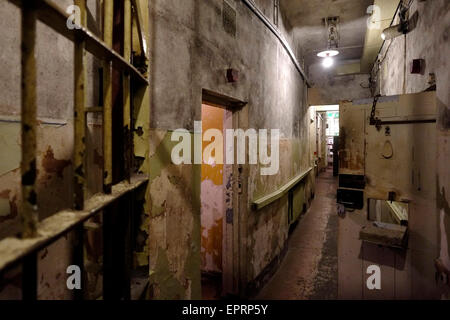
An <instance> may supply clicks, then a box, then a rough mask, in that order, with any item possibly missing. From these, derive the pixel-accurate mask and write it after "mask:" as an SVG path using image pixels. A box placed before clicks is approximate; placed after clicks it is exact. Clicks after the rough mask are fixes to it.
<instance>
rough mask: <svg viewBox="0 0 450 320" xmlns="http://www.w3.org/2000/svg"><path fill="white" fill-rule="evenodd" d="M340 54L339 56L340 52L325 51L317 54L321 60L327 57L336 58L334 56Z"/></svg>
mask: <svg viewBox="0 0 450 320" xmlns="http://www.w3.org/2000/svg"><path fill="white" fill-rule="evenodd" d="M338 54H339V51H337V50H325V51H322V52H319V53H318V54H317V56H318V57H321V58H326V57H334V56H337V55H338Z"/></svg>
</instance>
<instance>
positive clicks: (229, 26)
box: [222, 0, 236, 37]
mask: <svg viewBox="0 0 450 320" xmlns="http://www.w3.org/2000/svg"><path fill="white" fill-rule="evenodd" d="M222 18H223V29H224V30H225V32H226V33H228V34H229V35H231V36H233V37H236V10H235V9H234V8H233V7H232V6H230V5H229V4H228V3H227V2H226V1H225V0H224V1H223V10H222Z"/></svg>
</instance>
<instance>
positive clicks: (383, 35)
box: [381, 32, 386, 40]
mask: <svg viewBox="0 0 450 320" xmlns="http://www.w3.org/2000/svg"><path fill="white" fill-rule="evenodd" d="M381 39H383V40H386V35H385V34H384V32H383V33H382V34H381Z"/></svg>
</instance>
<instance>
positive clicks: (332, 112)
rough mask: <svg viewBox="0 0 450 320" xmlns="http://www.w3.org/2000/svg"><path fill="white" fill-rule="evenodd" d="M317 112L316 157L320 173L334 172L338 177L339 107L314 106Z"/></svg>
mask: <svg viewBox="0 0 450 320" xmlns="http://www.w3.org/2000/svg"><path fill="white" fill-rule="evenodd" d="M313 107H314V109H315V111H316V123H317V131H316V152H315V154H316V157H317V159H316V160H317V164H318V167H319V172H321V171H327V170H331V169H332V170H333V176H337V175H338V169H339V161H338V154H337V150H338V147H339V105H324V106H313Z"/></svg>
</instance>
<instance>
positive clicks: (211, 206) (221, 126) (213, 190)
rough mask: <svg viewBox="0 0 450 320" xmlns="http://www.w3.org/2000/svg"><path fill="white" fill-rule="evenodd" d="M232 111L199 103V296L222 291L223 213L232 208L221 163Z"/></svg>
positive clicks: (228, 171) (210, 296)
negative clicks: (200, 130)
mask: <svg viewBox="0 0 450 320" xmlns="http://www.w3.org/2000/svg"><path fill="white" fill-rule="evenodd" d="M232 116H233V113H232V112H231V111H230V110H228V109H226V108H225V107H222V106H220V105H212V104H208V103H206V102H204V103H203V104H202V133H203V143H202V154H203V157H202V168H201V196H200V197H201V272H202V298H203V299H205V300H214V299H219V298H221V296H222V294H223V291H224V290H223V274H224V262H225V261H224V248H225V247H226V243H225V239H224V235H225V233H226V226H225V224H226V213H227V212H229V211H230V210H232V208H233V207H232V205H233V201H232V186H231V176H232V165H227V164H226V163H225V151H226V150H225V146H226V141H225V139H226V130H227V129H232V128H233V123H232Z"/></svg>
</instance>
